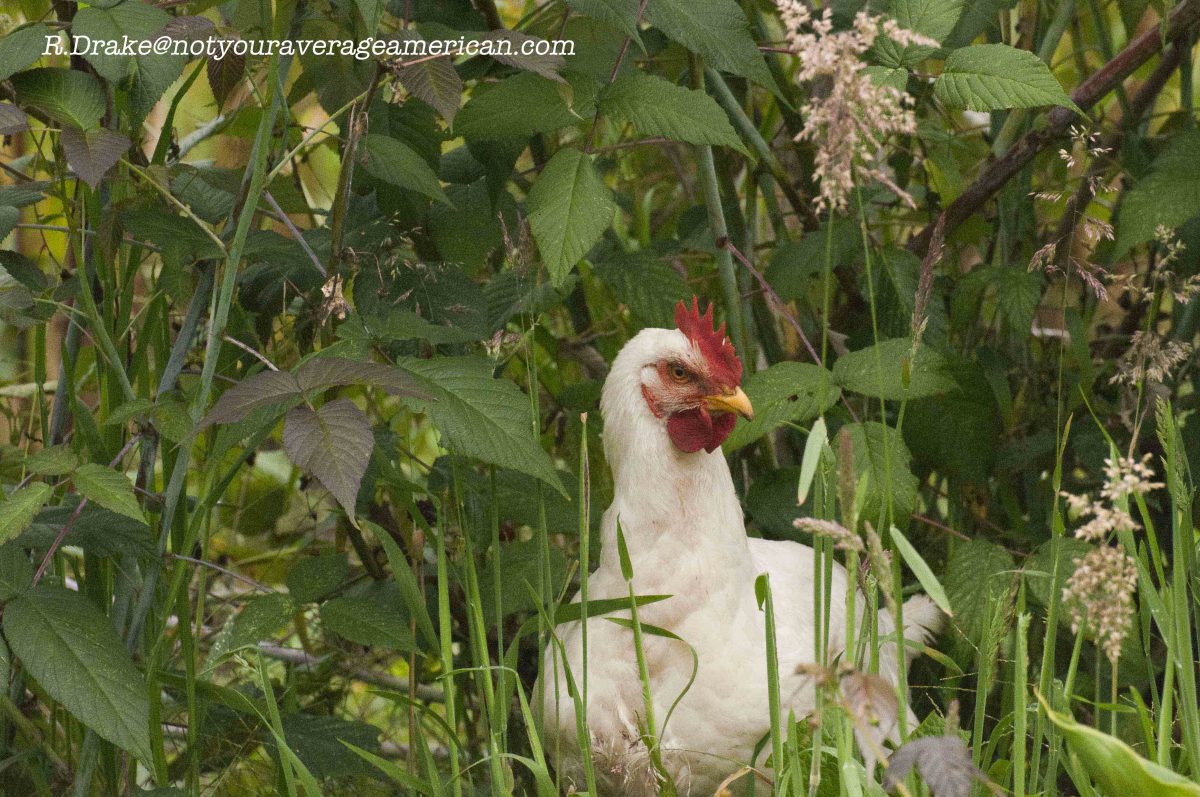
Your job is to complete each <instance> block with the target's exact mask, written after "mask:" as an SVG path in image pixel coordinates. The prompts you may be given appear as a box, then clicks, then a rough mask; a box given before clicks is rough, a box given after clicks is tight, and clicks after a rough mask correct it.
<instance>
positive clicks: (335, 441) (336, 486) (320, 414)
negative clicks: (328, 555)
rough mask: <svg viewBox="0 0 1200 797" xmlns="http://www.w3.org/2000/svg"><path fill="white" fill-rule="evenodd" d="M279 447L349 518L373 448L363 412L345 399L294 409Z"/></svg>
mask: <svg viewBox="0 0 1200 797" xmlns="http://www.w3.org/2000/svg"><path fill="white" fill-rule="evenodd" d="M283 447H284V449H285V450H286V451H287V454H288V457H289V458H291V460H292V462H293V463H295V465H296V466H297V467H299V468H302V469H304V470H306V471H308V472H309V473H311V474H312V475H314V476H316V477H317V480H318V481H320V482H321V484H322V485H323V486H324V487H325V489H326V490H328V491H329V492H330V493H331V494H332V495H333V497H334V498H336V499H337V502H338V503H339V504H341V505H342V508H343V509H345V510H346V514H347V515H349V516H350V517H351V518H352V519H353V518H354V514H355V513H354V505H355V503H356V502H357V499H358V488H359V487H360V486H361V485H362V478H363V474H364V473H366V472H367V463H368V462H370V460H371V450H372V449H373V448H374V447H375V437H374V435H373V434H372V433H371V422H370V421H368V420H367V416H366V415H365V414H363V411H362V410H360V409H359V408H358V407H356V406H355V405H354V402H353V401H350V400H349V399H337V400H336V401H330V402H328V403H327V404H323V405H321V407H320V408H318V409H317V410H315V411H314V410H312V409H309V408H308V407H295V408H293V409H291V410H289V411H288V414H287V417H286V418H285V420H284V423H283Z"/></svg>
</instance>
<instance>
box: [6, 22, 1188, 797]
mask: <svg viewBox="0 0 1200 797" xmlns="http://www.w3.org/2000/svg"><path fill="white" fill-rule="evenodd" d="M6 9H7V13H8V15H9V16H7V17H6V18H3V19H2V20H0V25H2V26H3V30H4V35H3V39H0V134H3V135H4V136H5V139H4V149H3V152H2V153H0V169H2V175H0V184H2V185H0V236H3V241H4V250H3V251H0V384H2V385H3V387H0V412H2V416H0V432H2V433H3V440H2V441H0V443H2V446H3V447H2V448H0V486H2V493H0V607H2V612H3V622H2V626H0V627H2V631H3V635H2V637H0V709H2V710H0V751H2V752H0V793H3V794H12V795H25V794H38V795H54V794H68V793H69V794H74V795H112V794H155V795H176V794H187V795H200V794H205V795H243V794H265V793H273V792H276V791H277V792H278V793H281V794H287V795H290V796H294V795H307V797H314V795H318V794H326V795H335V794H347V795H348V794H356V795H358V794H389V793H419V794H426V795H442V794H453V795H462V794H485V793H486V794H507V793H529V794H534V793H536V794H541V795H546V794H554V793H557V792H558V791H559V790H560V789H562V788H564V787H565V784H561V783H557V782H556V780H555V777H556V776H555V773H554V772H553V769H552V768H551V767H550V766H549V765H548V763H547V760H546V757H545V751H544V750H543V749H542V745H541V742H540V736H539V731H538V727H537V722H535V721H534V720H533V712H532V711H531V710H530V707H529V705H530V701H531V700H533V699H534V697H535V696H533V695H532V694H531V688H532V685H533V682H534V679H535V677H536V675H537V670H538V661H539V655H538V652H539V650H540V649H541V648H542V647H543V646H544V645H545V644H546V643H547V641H548V640H549V639H550V638H551V636H552V631H553V626H554V623H555V622H562V621H563V620H565V619H569V618H570V617H572V616H578V611H579V607H578V606H574V607H571V606H569V605H568V603H569V601H570V600H571V597H572V595H573V594H574V589H573V585H574V584H575V583H576V582H577V581H578V578H579V569H580V567H579V562H580V560H581V553H585V554H590V556H584V557H582V561H583V563H584V565H583V566H584V568H585V569H586V567H587V562H588V560H589V559H590V561H592V562H595V561H596V556H595V553H596V552H595V550H593V549H594V548H595V547H596V542H595V540H596V535H595V534H594V533H593V532H594V530H595V528H596V526H597V524H598V520H599V514H600V512H601V511H602V510H603V508H604V507H605V506H606V505H607V501H608V497H609V496H610V495H611V492H612V485H611V483H610V481H609V475H608V472H607V469H606V467H605V464H604V459H603V450H602V446H601V443H600V437H599V432H600V429H601V425H602V419H601V418H600V416H599V413H598V412H596V410H597V402H598V397H599V391H600V386H601V384H602V381H603V378H604V375H605V373H606V367H607V366H606V363H607V362H608V361H611V359H612V357H613V356H614V355H615V354H616V352H617V351H618V350H619V349H620V348H621V346H622V345H623V343H624V342H625V341H626V340H627V339H628V338H629V337H630V336H631V335H632V334H633V333H635V332H636V331H637V330H639V329H641V328H642V327H644V326H670V325H671V324H672V308H673V307H674V305H675V303H676V302H677V301H678V300H679V299H683V298H690V297H691V296H692V295H698V296H700V297H701V298H702V300H706V301H711V302H712V303H713V304H715V306H716V308H717V315H718V317H719V318H720V319H723V320H724V321H725V322H727V324H728V329H729V331H730V335H731V338H732V340H733V343H734V344H735V346H736V347H737V351H738V352H739V354H740V355H741V358H742V360H743V362H744V363H745V365H746V369H747V378H746V392H747V393H748V394H749V396H750V398H751V399H752V400H753V402H754V404H755V407H756V410H757V414H756V417H755V419H754V420H753V421H752V422H744V421H743V422H739V425H738V426H737V428H736V429H735V431H734V432H733V434H732V436H731V437H730V438H729V439H728V441H727V443H726V445H725V451H726V454H727V455H728V457H729V458H730V461H731V463H732V465H733V466H734V473H735V475H736V481H737V487H738V490H739V493H740V495H741V496H742V498H743V503H744V507H745V511H746V516H747V520H748V526H749V528H750V530H751V533H753V534H757V535H761V536H764V537H769V538H775V539H795V540H798V541H802V542H806V543H814V542H815V544H817V545H818V546H820V547H821V550H822V552H823V553H822V555H823V556H837V557H838V558H839V559H843V558H844V557H847V556H850V557H857V553H856V551H854V550H853V549H854V548H855V546H854V545H850V544H848V542H847V539H845V538H841V539H837V540H835V541H837V542H839V544H838V547H837V549H836V550H835V548H834V546H833V544H832V543H833V541H830V540H828V539H827V538H826V537H823V536H816V537H814V536H813V535H812V534H810V532H811V531H812V530H814V529H815V530H817V531H822V530H824V531H826V532H830V533H833V534H834V535H835V537H836V535H838V534H842V535H847V534H848V535H850V536H851V537H853V539H855V540H860V539H861V538H862V535H866V539H867V545H866V547H867V548H871V547H872V546H874V549H875V550H874V551H873V553H874V554H879V555H873V556H871V557H865V558H869V559H870V561H871V567H870V568H868V569H865V570H864V571H863V572H864V577H863V583H864V585H865V586H866V587H867V588H868V590H869V592H870V595H871V605H873V606H875V605H883V603H884V599H885V598H887V599H894V598H895V597H898V596H899V595H900V593H901V592H907V591H911V590H915V589H918V588H919V589H923V590H924V591H926V592H927V593H929V594H930V595H932V596H934V597H935V598H936V599H937V600H938V601H939V602H940V603H941V604H942V605H943V606H944V607H945V608H947V609H950V610H952V612H953V618H952V621H951V630H949V631H948V632H947V633H946V634H945V635H944V636H943V637H942V638H941V639H939V640H938V641H937V642H936V643H935V644H934V646H935V647H936V651H935V652H933V653H932V654H931V656H928V657H925V658H923V659H922V660H920V662H919V663H918V664H916V665H915V666H914V668H913V669H912V671H911V672H909V673H907V681H908V682H909V683H910V684H911V685H912V703H911V705H912V707H913V709H914V711H915V712H916V716H917V717H919V718H921V719H922V720H923V722H922V724H921V726H920V728H916V729H913V728H909V729H908V731H907V732H910V733H914V734H915V735H916V736H918V737H921V738H918V739H917V740H916V741H915V742H912V743H910V745H909V746H908V747H906V748H905V749H904V750H903V751H902V752H901V753H898V754H897V755H896V756H895V758H894V761H893V768H891V769H889V770H888V777H887V779H886V782H887V785H888V786H898V787H900V788H906V789H907V790H908V793H911V794H920V793H933V794H935V795H939V796H940V795H965V794H968V793H970V792H971V790H972V789H974V790H976V793H983V792H984V791H986V790H987V789H989V788H999V789H1003V790H1005V791H1006V792H1010V793H1013V794H1015V795H1018V796H1020V795H1025V794H1042V795H1052V794H1084V795H1091V794H1106V795H1132V794H1146V795H1149V794H1163V795H1197V794H1200V785H1198V784H1200V703H1198V701H1197V688H1196V679H1197V669H1196V661H1197V658H1198V656H1197V647H1196V645H1197V639H1196V636H1197V633H1198V632H1200V581H1198V580H1197V577H1198V574H1200V571H1198V570H1197V568H1196V553H1197V540H1198V537H1197V520H1196V519H1197V518H1198V517H1200V512H1198V511H1197V503H1196V488H1195V481H1194V477H1193V474H1195V473H1196V472H1198V469H1200V416H1198V415H1197V412H1198V410H1200V407H1198V405H1197V396H1198V395H1200V393H1198V391H1197V387H1198V386H1200V369H1197V367H1196V355H1195V353H1194V348H1193V344H1194V343H1195V342H1196V337H1197V332H1198V330H1197V325H1198V322H1200V277H1198V276H1197V274H1198V273H1200V215H1198V214H1200V131H1198V129H1197V113H1196V109H1195V106H1194V103H1195V101H1196V99H1197V96H1200V95H1198V92H1197V91H1196V89H1195V80H1194V78H1195V74H1196V71H1197V70H1196V68H1195V65H1194V58H1193V56H1194V55H1195V52H1196V41H1197V30H1198V27H1200V1H1198V0H1181V2H1179V3H1178V4H1177V5H1175V6H1174V7H1172V6H1170V4H1169V3H1168V2H1164V0H1153V2H1151V1H1150V0H1115V1H1114V2H1109V3H1105V2H1101V0H1082V2H1076V0H978V1H977V2H970V3H966V2H963V0H880V2H873V3H870V4H869V5H866V6H865V5H864V4H863V3H861V2H858V0H837V2H833V3H832V4H830V5H828V6H818V7H817V8H810V7H807V6H806V5H804V4H803V2H802V0H781V2H780V3H779V5H778V6H776V5H773V4H771V3H768V2H760V1H759V0H745V1H744V2H740V3H739V2H737V1H736V0H648V2H647V0H641V2H639V1H638V0H546V1H545V2H536V1H535V0H528V1H527V2H518V1H517V0H512V1H511V2H506V3H500V4H496V3H494V2H493V0H475V2H469V0H389V1H387V2H385V0H354V2H350V0H301V1H299V2H294V1H290V0H285V2H279V3H275V4H271V3H266V2H263V1H262V0H228V1H227V2H218V0H162V1H161V2H157V3H144V2H141V0H102V1H98V2H92V3H87V4H84V3H76V2H72V0H63V1H62V2H57V1H56V2H49V0H13V2H11V3H8V4H7V5H6ZM52 35H58V36H60V37H61V38H60V41H62V42H63V44H64V46H65V45H66V44H67V42H69V41H71V40H75V41H79V40H81V39H83V38H85V37H90V38H92V39H105V38H113V37H120V36H122V35H129V36H131V37H134V38H135V39H136V38H139V37H141V38H146V37H150V38H153V37H158V36H169V37H171V39H172V40H173V41H188V42H190V41H203V40H207V39H209V38H218V39H232V38H234V37H237V38H240V39H242V40H249V41H261V40H280V41H282V40H293V41H300V40H316V39H346V40H354V41H359V40H363V39H365V38H367V37H368V36H371V35H375V36H379V37H381V38H389V39H390V38H398V39H400V40H404V41H409V40H413V39H415V38H417V37H423V39H424V40H427V41H432V40H435V39H449V38H453V39H458V38H459V37H465V38H467V39H471V40H476V41H480V42H492V43H495V42H498V41H507V42H517V43H520V42H523V41H526V40H528V39H529V37H535V38H536V39H539V40H547V41H558V40H561V41H567V40H569V41H571V42H574V51H573V53H572V54H569V55H566V56H562V55H557V54H544V55H533V56H520V57H516V56H512V55H503V54H500V55H496V56H494V57H489V56H486V55H466V54H463V55H449V56H447V55H441V56H425V57H397V58H388V57H380V58H376V57H370V58H357V57H355V55H354V54H334V55H324V56H317V55H313V54H294V55H293V54H288V53H283V52H275V53H273V54H270V55H246V56H236V55H229V56H227V57H226V58H223V59H217V58H208V59H190V58H189V57H187V56H180V55H172V54H160V55H156V54H146V55H135V56H128V55H121V54H117V55H112V54H104V53H102V52H95V53H89V54H88V55H85V56H80V55H76V56H67V55H51V56H43V52H44V48H45V43H46V40H47V36H52ZM497 52H500V51H499V50H497ZM646 489H654V485H646ZM798 497H799V498H800V499H801V500H799V501H798ZM798 518H816V519H818V520H827V521H831V523H829V524H825V525H821V524H817V523H813V522H812V521H804V520H802V521H801V522H800V524H799V525H798V526H797V525H796V524H795V521H796V520H797V519H798ZM861 545H862V544H861V543H859V546H860V547H861ZM843 548H850V549H852V550H851V552H850V553H846V552H844V551H843ZM881 548H882V549H886V550H881ZM889 553H890V558H889V557H888V556H887V555H886V554H889ZM850 561H852V562H857V561H858V559H857V558H852V559H850ZM631 566H632V567H634V568H636V566H637V563H636V562H632V563H631ZM614 608H616V607H612V606H607V607H602V606H597V607H591V608H590V609H589V612H590V613H591V614H597V613H599V612H602V611H611V610H613V609H614ZM862 691H869V690H855V689H852V688H850V684H849V681H848V680H843V681H842V683H841V685H840V686H836V685H835V686H831V687H830V693H829V695H828V697H829V699H828V701H827V703H826V705H825V710H824V711H823V712H822V713H821V716H820V718H819V721H818V722H815V723H812V724H810V723H809V722H807V721H806V720H803V719H801V720H800V721H799V722H798V723H797V724H795V725H793V726H792V727H791V728H787V727H784V728H778V727H777V728H775V729H774V731H773V736H775V737H777V738H775V739H773V740H764V744H765V745H767V746H768V749H772V750H773V751H774V755H775V756H776V758H777V759H778V760H777V761H776V762H775V763H776V766H775V771H774V777H773V779H774V784H775V785H774V789H775V790H776V792H778V793H788V794H805V793H814V792H815V793H820V794H838V793H844V794H847V795H858V794H863V793H880V789H881V783H882V782H883V781H880V783H876V777H873V776H869V775H866V774H864V771H863V769H862V768H861V767H860V766H858V765H857V764H855V763H853V761H855V760H858V761H861V760H862V758H863V756H864V754H865V755H866V757H867V758H868V759H870V758H872V757H873V754H872V752H871V751H870V750H859V751H856V750H855V748H854V736H853V733H852V731H853V730H855V729H858V730H861V729H862V728H861V722H862V721H863V717H864V716H868V715H870V714H871V713H872V712H877V711H887V710H888V709H887V701H886V700H884V701H874V702H873V701H870V700H868V701H866V702H867V703H868V705H864V701H863V698H862V697H861V695H859V692H862ZM856 695H858V697H856ZM903 696H904V695H903V692H902V693H901V697H903ZM890 710H891V711H893V712H894V711H896V706H895V701H894V700H893V701H892V706H891V709H890ZM1072 717H1073V719H1072ZM958 728H961V730H957V731H956V729H958ZM649 741H650V742H651V744H652V743H653V740H649ZM785 741H786V744H784V742H785ZM814 748H815V749H817V750H818V751H819V752H820V754H819V755H817V756H816V760H817V761H818V762H820V761H821V758H822V755H824V757H825V759H826V763H825V764H824V766H823V767H822V772H823V777H821V778H820V779H817V778H813V779H812V786H811V787H810V785H809V784H810V778H809V773H810V770H811V769H813V767H812V766H810V764H811V762H812V761H813V760H814V755H813V750H814ZM833 754H836V757H837V758H838V759H840V762H841V766H838V761H836V760H834V758H831V757H830V756H831V755H833ZM968 759H969V760H968ZM914 767H915V771H916V772H917V773H919V775H918V774H913V775H911V776H910V777H909V778H908V780H907V781H901V779H902V777H903V774H904V773H906V772H907V771H908V770H909V769H910V768H914ZM976 768H978V769H977V770H976ZM731 774H733V773H732V772H731ZM767 780H768V779H763V778H760V779H759V783H760V784H763V783H765V782H767ZM753 781H754V777H753V776H747V777H743V778H741V779H739V780H736V781H734V782H731V785H730V786H729V788H730V790H731V792H733V793H742V792H743V790H746V789H749V788H751V787H752V783H753ZM989 782H990V785H989ZM577 785H578V788H579V789H580V790H583V789H584V788H586V784H577ZM761 788H762V787H761V785H760V791H761ZM664 789H665V790H667V791H669V790H670V786H669V784H668V785H665V786H664ZM930 790H931V791H930Z"/></svg>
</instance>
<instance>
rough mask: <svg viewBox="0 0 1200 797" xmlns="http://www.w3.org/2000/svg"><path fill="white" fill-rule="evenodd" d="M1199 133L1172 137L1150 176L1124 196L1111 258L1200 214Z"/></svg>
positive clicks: (1153, 166)
mask: <svg viewBox="0 0 1200 797" xmlns="http://www.w3.org/2000/svg"><path fill="white" fill-rule="evenodd" d="M1197 163H1200V130H1187V131H1183V132H1181V133H1179V134H1178V135H1176V136H1175V138H1174V140H1173V141H1171V143H1170V144H1169V145H1168V146H1167V148H1166V150H1164V151H1163V153H1162V154H1161V155H1159V156H1158V158H1156V159H1155V161H1154V164H1153V165H1152V166H1151V167H1150V173H1149V174H1148V175H1146V176H1145V177H1143V178H1142V179H1140V180H1138V181H1137V183H1135V184H1134V186H1133V188H1131V189H1130V190H1129V191H1128V192H1127V193H1126V194H1125V200H1124V201H1123V202H1122V203H1121V210H1120V215H1119V216H1118V217H1117V243H1116V246H1115V247H1114V252H1113V253H1114V255H1116V256H1118V257H1119V256H1121V255H1123V254H1125V252H1127V251H1129V249H1130V247H1132V246H1135V245H1136V244H1139V243H1141V242H1143V241H1148V240H1150V239H1151V238H1153V237H1154V231H1155V229H1156V228H1157V227H1158V226H1159V225H1160V224H1161V225H1163V226H1164V227H1168V228H1173V227H1178V226H1180V225H1181V224H1183V223H1184V222H1185V221H1187V220H1188V219H1190V218H1192V217H1193V216H1195V215H1196V214H1197V213H1200V169H1197V168H1196V164H1197Z"/></svg>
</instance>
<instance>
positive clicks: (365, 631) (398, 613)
mask: <svg viewBox="0 0 1200 797" xmlns="http://www.w3.org/2000/svg"><path fill="white" fill-rule="evenodd" d="M321 623H322V624H323V625H324V626H325V629H326V630H327V631H332V632H333V633H335V634H337V635H338V636H340V637H344V638H345V639H348V640H350V641H351V642H356V643H358V644H359V645H369V646H372V647H384V648H391V649H393V650H400V651H404V652H406V653H420V652H421V651H420V648H419V646H418V645H417V641H416V639H414V638H413V635H412V632H411V631H410V630H409V628H408V618H407V616H406V614H405V612H404V601H403V599H402V598H401V596H400V589H399V587H397V586H396V585H395V584H394V583H392V582H390V581H377V582H374V583H372V584H370V585H369V586H368V587H367V588H366V589H365V590H363V591H361V592H359V593H356V594H353V595H343V596H340V597H337V598H332V599H330V600H327V601H325V602H324V603H322V604H321Z"/></svg>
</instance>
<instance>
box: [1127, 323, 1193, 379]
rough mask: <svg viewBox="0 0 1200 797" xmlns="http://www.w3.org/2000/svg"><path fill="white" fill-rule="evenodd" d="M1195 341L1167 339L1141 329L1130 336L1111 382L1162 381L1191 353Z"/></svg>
mask: <svg viewBox="0 0 1200 797" xmlns="http://www.w3.org/2000/svg"><path fill="white" fill-rule="evenodd" d="M1192 351H1193V348H1192V344H1190V343H1185V342H1184V341H1180V340H1166V339H1164V338H1162V337H1160V336H1159V335H1156V334H1154V333H1153V332H1144V331H1138V332H1135V333H1133V337H1132V338H1130V340H1129V349H1128V350H1127V351H1126V352H1125V354H1124V355H1123V356H1122V357H1121V361H1120V362H1119V363H1118V365H1117V372H1116V374H1114V375H1113V377H1112V378H1111V379H1110V380H1109V381H1110V382H1111V383H1112V384H1124V385H1131V386H1137V385H1139V384H1142V383H1145V382H1150V383H1153V384H1163V383H1164V382H1166V381H1167V380H1168V379H1170V378H1171V374H1172V372H1174V370H1175V368H1176V367H1177V366H1179V365H1181V364H1182V363H1185V362H1187V359H1188V358H1189V357H1191V356H1192Z"/></svg>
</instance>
